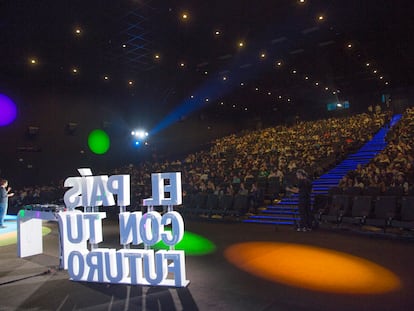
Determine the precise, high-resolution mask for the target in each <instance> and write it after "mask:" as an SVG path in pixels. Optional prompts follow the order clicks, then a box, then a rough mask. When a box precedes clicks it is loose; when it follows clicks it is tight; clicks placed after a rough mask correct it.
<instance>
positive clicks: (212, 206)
mask: <svg viewBox="0 0 414 311" xmlns="http://www.w3.org/2000/svg"><path fill="white" fill-rule="evenodd" d="M218 202H219V197H218V195H217V194H214V193H209V194H208V195H207V201H206V209H205V211H204V212H206V213H207V214H208V215H211V214H215V213H216V212H217V211H218Z"/></svg>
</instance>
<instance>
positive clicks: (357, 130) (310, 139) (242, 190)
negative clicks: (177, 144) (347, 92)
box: [10, 109, 414, 211]
mask: <svg viewBox="0 0 414 311" xmlns="http://www.w3.org/2000/svg"><path fill="white" fill-rule="evenodd" d="M386 122H389V120H388V114H387V113H380V112H377V113H374V114H365V113H363V114H358V115H353V116H349V117H344V118H329V119H324V120H317V121H312V122H311V121H308V122H298V123H297V124H295V125H294V126H292V127H287V126H282V125H278V126H275V127H270V128H266V129H263V130H255V131H245V132H243V134H232V135H229V136H226V137H222V138H218V139H216V140H215V141H213V142H212V145H211V147H210V149H209V150H200V151H199V152H196V153H192V154H188V155H187V156H186V157H185V158H184V159H182V160H174V161H164V162H144V163H141V164H139V165H132V164H130V165H128V166H124V167H120V168H118V169H116V170H114V171H112V172H104V173H105V174H108V175H112V174H129V175H130V176H131V191H132V194H131V195H132V198H131V202H132V204H133V206H131V209H139V208H140V204H141V202H142V200H143V199H144V198H148V197H150V196H151V173H156V172H168V171H180V172H181V173H182V181H183V193H184V195H185V196H191V195H195V194H197V193H206V194H208V193H214V194H217V195H219V196H220V195H224V194H228V195H236V194H237V193H239V194H242V195H246V196H248V197H249V202H250V206H251V207H252V210H253V211H256V210H257V207H258V206H259V205H260V204H261V202H260V200H261V201H263V197H264V196H265V195H267V194H268V193H266V191H267V190H268V188H267V185H268V184H269V183H270V181H271V182H272V183H275V184H276V186H275V188H272V189H273V190H274V189H277V190H276V192H277V193H272V194H271V196H272V199H277V198H279V197H280V196H283V195H284V193H283V191H284V190H283V189H285V186H286V185H289V184H291V183H293V178H294V175H295V172H296V170H297V169H298V168H301V169H304V170H305V171H307V172H309V173H310V176H311V177H312V178H317V177H319V176H320V175H321V174H323V173H324V172H326V171H328V170H329V169H331V168H332V167H334V166H335V165H336V164H338V163H339V162H340V161H342V160H343V159H344V158H345V157H346V156H347V155H348V154H349V153H352V152H354V151H356V150H357V149H358V148H360V147H361V146H362V145H363V144H364V143H365V142H366V141H368V140H369V139H371V138H372V136H373V135H374V134H375V133H376V132H377V131H378V130H379V129H380V128H381V127H382V126H384V124H385V123H386ZM413 133H414V109H408V110H407V111H406V112H405V114H404V116H403V118H402V119H401V121H400V122H399V123H398V124H397V125H396V126H395V127H394V128H392V129H391V131H390V133H389V135H388V137H387V140H388V142H389V144H388V146H387V148H386V149H385V150H384V151H383V152H381V153H380V154H379V155H377V156H376V157H375V158H374V159H373V160H372V161H371V163H370V164H368V165H367V166H365V167H358V168H357V169H356V170H355V171H352V172H349V173H348V174H347V176H345V177H344V178H343V180H341V182H340V183H339V185H338V186H339V187H340V188H343V189H345V188H349V187H355V186H357V187H361V188H365V187H371V186H374V187H379V188H380V189H381V192H382V193H385V192H386V191H387V189H389V188H390V187H401V188H402V189H403V192H404V194H408V193H409V191H412V186H413V182H414V174H413V173H414V170H413V159H414V154H413V146H412V141H413ZM59 185H60V186H56V185H51V186H47V187H40V186H34V187H26V188H23V189H21V190H20V191H17V192H16V195H15V197H14V198H13V199H12V200H10V201H11V202H10V204H11V205H15V206H20V207H21V206H23V205H25V204H33V203H62V200H63V193H64V192H65V189H64V188H63V182H60V183H59Z"/></svg>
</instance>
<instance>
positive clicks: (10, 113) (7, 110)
mask: <svg viewBox="0 0 414 311" xmlns="http://www.w3.org/2000/svg"><path fill="white" fill-rule="evenodd" d="M16 115H17V108H16V105H15V104H14V103H13V101H12V100H11V99H10V98H8V97H7V96H6V95H3V94H0V126H6V125H9V124H10V123H12V122H13V121H14V119H16Z"/></svg>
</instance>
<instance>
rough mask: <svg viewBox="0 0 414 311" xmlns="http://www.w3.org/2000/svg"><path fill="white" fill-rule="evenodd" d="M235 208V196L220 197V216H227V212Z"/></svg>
mask: <svg viewBox="0 0 414 311" xmlns="http://www.w3.org/2000/svg"><path fill="white" fill-rule="evenodd" d="M232 207H233V196H232V195H230V194H225V195H222V196H220V197H219V201H218V212H219V213H220V214H225V213H226V211H229V210H231V209H232Z"/></svg>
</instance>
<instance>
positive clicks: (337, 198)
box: [321, 194, 352, 223]
mask: <svg viewBox="0 0 414 311" xmlns="http://www.w3.org/2000/svg"><path fill="white" fill-rule="evenodd" d="M351 203H352V196H349V195H345V194H335V195H333V196H332V202H331V204H330V206H329V210H328V213H327V214H326V215H321V220H323V221H328V222H334V223H339V222H341V220H342V218H343V217H344V216H346V215H348V214H349V211H350V209H351Z"/></svg>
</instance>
